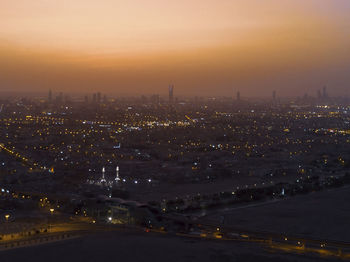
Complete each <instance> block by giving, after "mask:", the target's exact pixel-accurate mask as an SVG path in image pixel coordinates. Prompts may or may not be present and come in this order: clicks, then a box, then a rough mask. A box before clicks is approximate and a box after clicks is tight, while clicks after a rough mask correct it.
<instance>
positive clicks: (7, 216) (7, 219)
mask: <svg viewBox="0 0 350 262" xmlns="http://www.w3.org/2000/svg"><path fill="white" fill-rule="evenodd" d="M9 218H10V215H9V214H6V215H5V219H6V222H8V221H9Z"/></svg>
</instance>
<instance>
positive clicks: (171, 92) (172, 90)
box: [169, 85, 174, 104]
mask: <svg viewBox="0 0 350 262" xmlns="http://www.w3.org/2000/svg"><path fill="white" fill-rule="evenodd" d="M173 102H174V85H169V103H170V104H172V103H173Z"/></svg>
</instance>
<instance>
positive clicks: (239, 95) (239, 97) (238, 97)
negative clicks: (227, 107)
mask: <svg viewBox="0 0 350 262" xmlns="http://www.w3.org/2000/svg"><path fill="white" fill-rule="evenodd" d="M240 100H241V92H239V91H238V92H237V101H240Z"/></svg>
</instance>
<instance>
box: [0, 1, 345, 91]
mask: <svg viewBox="0 0 350 262" xmlns="http://www.w3.org/2000/svg"><path fill="white" fill-rule="evenodd" d="M349 13H350V1H347V0H308V1H305V0H250V1H249V0H245V1H243V0H236V1H235V0H231V1H229V0H216V1H214V0H202V1H199V0H187V1H185V0H178V1H164V0H163V1H161V0H147V1H145V0H144V1H141V0H138V1H136V0H129V1H122V0H114V1H113V0H100V1H97V0H95V1H93V0H85V1H83V0H70V1H69V0H61V1H54V0H36V1H30V0H1V1H0V91H45V92H46V91H47V90H48V89H49V88H52V89H53V90H54V91H57V92H58V91H63V92H68V91H69V92H85V93H87V92H94V91H101V92H107V93H114V94H122V95H141V94H152V93H160V94H164V93H166V92H167V85H168V84H169V83H174V84H175V92H176V95H218V96H221V95H232V94H233V90H235V91H237V90H240V91H241V93H242V95H243V96H257V95H270V94H271V91H272V90H274V89H276V90H278V93H279V94H281V95H303V94H304V93H305V92H308V93H309V94H310V95H314V94H315V92H316V90H317V89H319V88H321V87H322V86H323V85H327V86H328V87H329V90H330V93H331V94H332V93H333V94H334V95H341V94H348V90H349V87H350V78H349V75H350V67H349V66H350V60H349V59H350V48H349V46H350V17H349V15H348V14H349Z"/></svg>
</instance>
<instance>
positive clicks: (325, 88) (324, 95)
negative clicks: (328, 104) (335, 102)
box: [322, 86, 328, 98]
mask: <svg viewBox="0 0 350 262" xmlns="http://www.w3.org/2000/svg"><path fill="white" fill-rule="evenodd" d="M322 96H323V98H327V97H328V94H327V87H326V86H324V87H323V92H322Z"/></svg>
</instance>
